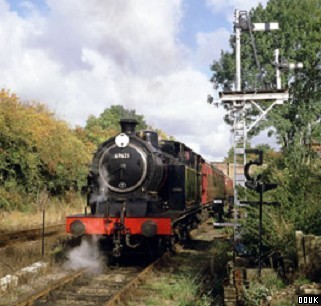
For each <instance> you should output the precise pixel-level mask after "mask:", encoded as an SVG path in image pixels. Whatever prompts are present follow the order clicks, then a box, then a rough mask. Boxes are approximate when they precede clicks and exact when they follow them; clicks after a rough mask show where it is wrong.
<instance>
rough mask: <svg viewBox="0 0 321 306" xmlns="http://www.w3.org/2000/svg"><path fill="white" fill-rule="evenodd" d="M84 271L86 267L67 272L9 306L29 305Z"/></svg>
mask: <svg viewBox="0 0 321 306" xmlns="http://www.w3.org/2000/svg"><path fill="white" fill-rule="evenodd" d="M85 272H86V269H81V270H78V271H76V272H74V273H71V274H68V275H66V276H65V277H63V278H61V279H58V280H56V281H54V282H53V283H51V284H49V285H48V286H46V287H45V288H41V289H39V290H37V291H35V292H33V293H31V294H28V295H26V296H23V297H22V298H20V299H19V300H18V301H16V302H14V303H13V304H11V305H10V306H29V305H32V304H33V302H35V301H36V300H38V299H39V298H41V297H43V296H46V295H47V294H49V293H50V292H51V291H53V290H57V289H59V288H60V287H62V286H64V285H66V284H68V283H70V282H72V281H74V280H75V279H77V278H78V277H80V276H82V275H83V274H84V273H85Z"/></svg>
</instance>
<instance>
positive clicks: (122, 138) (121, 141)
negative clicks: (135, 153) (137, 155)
mask: <svg viewBox="0 0 321 306" xmlns="http://www.w3.org/2000/svg"><path fill="white" fill-rule="evenodd" d="M115 144H116V146H117V147H120V148H125V147H127V146H128V144H129V137H128V136H127V135H126V134H125V133H121V134H119V135H117V136H116V138H115Z"/></svg>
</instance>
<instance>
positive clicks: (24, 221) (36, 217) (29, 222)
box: [0, 194, 86, 233]
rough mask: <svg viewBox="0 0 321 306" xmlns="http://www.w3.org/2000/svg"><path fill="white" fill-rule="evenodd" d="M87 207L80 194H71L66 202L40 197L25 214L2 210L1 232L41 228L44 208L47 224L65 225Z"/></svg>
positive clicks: (0, 217) (0, 213) (0, 214)
mask: <svg viewBox="0 0 321 306" xmlns="http://www.w3.org/2000/svg"><path fill="white" fill-rule="evenodd" d="M85 205H86V201H85V199H84V198H83V197H81V196H80V195H78V194H70V195H69V197H66V198H65V199H64V200H61V199H58V198H49V197H48V196H46V195H43V196H42V197H39V200H38V202H35V203H30V205H29V209H28V210H27V211H25V212H21V211H11V212H7V211H1V210H0V220H1V223H0V232H2V233H5V232H11V231H19V230H22V229H28V228H37V227H39V226H41V225H42V214H43V207H44V208H45V219H46V220H45V224H46V225H52V224H60V223H64V222H65V218H66V216H68V215H71V214H75V213H82V212H83V211H84V207H85Z"/></svg>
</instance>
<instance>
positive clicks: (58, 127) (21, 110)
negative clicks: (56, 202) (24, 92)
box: [0, 90, 91, 209]
mask: <svg viewBox="0 0 321 306" xmlns="http://www.w3.org/2000/svg"><path fill="white" fill-rule="evenodd" d="M0 151H1V154H0V208H5V209H10V208H13V207H12V206H14V203H15V202H16V203H18V202H19V196H18V195H19V194H21V195H22V196H21V197H22V198H21V200H22V201H23V194H26V195H27V196H28V197H32V196H35V195H36V194H37V193H38V192H39V191H42V190H44V189H46V190H48V191H49V192H50V193H51V194H54V195H61V194H63V193H64V191H65V190H66V189H68V188H71V187H76V186H78V187H80V186H82V185H84V184H85V181H86V174H87V169H88V163H89V161H90V157H91V155H90V153H91V149H90V146H88V145H87V146H86V145H85V144H84V143H83V142H82V141H81V140H80V139H79V137H78V136H77V135H76V134H75V132H74V131H73V130H72V129H70V127H69V126H68V125H67V123H65V122H64V121H60V120H57V119H56V118H55V117H54V115H53V113H51V112H50V111H49V110H48V109H47V108H46V107H45V106H44V105H42V104H39V103H33V102H29V103H23V102H22V101H21V100H20V99H19V98H18V97H17V96H15V95H13V94H10V92H9V91H5V90H2V91H1V92H0ZM14 194H16V197H17V198H16V199H15V200H14V199H13V198H14V196H13V195H14ZM24 200H26V199H25V198H24Z"/></svg>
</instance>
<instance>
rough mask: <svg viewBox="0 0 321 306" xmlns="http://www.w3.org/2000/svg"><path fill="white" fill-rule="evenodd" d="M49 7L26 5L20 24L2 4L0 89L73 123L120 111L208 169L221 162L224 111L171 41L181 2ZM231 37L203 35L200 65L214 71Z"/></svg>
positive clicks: (225, 144) (52, 0)
mask: <svg viewBox="0 0 321 306" xmlns="http://www.w3.org/2000/svg"><path fill="white" fill-rule="evenodd" d="M47 6H48V10H47V11H46V13H45V14H42V13H41V12H40V11H37V10H36V8H35V7H34V6H28V9H29V14H28V15H27V16H25V17H21V16H19V15H18V14H16V13H14V12H11V11H9V8H8V6H7V4H6V2H4V0H0V12H1V13H0V14H1V18H0V35H1V37H2V39H1V41H0V67H1V69H0V86H1V87H6V88H10V89H11V90H12V91H13V92H15V93H17V94H18V95H19V96H20V97H22V98H23V99H35V100H38V101H41V102H43V103H46V104H48V105H49V107H50V108H51V109H52V110H53V111H56V113H57V115H58V116H59V117H61V118H63V119H65V120H67V121H69V122H70V123H72V124H84V123H85V120H86V119H87V117H88V115H89V114H94V115H99V114H100V113H101V112H102V111H103V110H104V109H105V108H107V107H110V106H111V105H112V104H122V105H124V107H127V108H135V109H136V110H137V112H138V113H140V114H143V115H144V116H145V118H146V120H147V122H148V123H150V124H152V125H154V126H155V127H157V128H161V129H163V130H164V131H165V132H167V133H168V134H170V135H173V136H174V137H176V139H178V140H180V141H183V142H186V144H187V145H189V146H191V147H192V148H194V149H195V150H197V151H198V152H199V153H201V154H203V155H204V156H205V157H206V158H208V159H210V160H211V159H218V158H223V157H224V156H225V155H226V152H227V150H228V148H229V146H230V142H229V136H228V133H229V132H228V127H227V126H226V125H225V123H224V122H223V119H222V118H223V114H224V111H223V110H221V109H215V108H214V107H213V106H210V105H208V104H207V103H206V97H207V94H210V93H211V91H212V89H211V86H210V83H209V81H208V77H207V76H206V75H204V74H202V73H201V72H199V71H197V69H196V68H191V67H194V66H195V65H194V66H193V64H191V63H188V59H189V55H190V53H191V50H188V49H187V47H186V46H184V45H183V44H182V43H181V42H180V41H179V40H178V38H177V37H178V33H179V30H180V27H181V18H182V0H168V1H157V0H155V1H145V0H135V1H132V0H118V1H99V0H93V1H90V2H89V1H86V0H69V1H64V0H48V1H47ZM227 36H228V34H227V32H226V31H224V29H219V30H217V31H216V32H213V33H208V34H205V33H199V34H198V35H197V44H198V50H197V51H196V53H195V54H196V57H197V58H198V61H199V62H202V61H204V62H205V61H209V62H208V63H210V62H211V60H212V59H213V57H216V56H218V53H217V52H219V49H221V48H224V44H225V39H226V37H227ZM212 44H214V46H212V47H211V49H212V51H213V54H212V51H208V50H207V49H208V48H210V46H211V45H212ZM213 48H214V49H213Z"/></svg>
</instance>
